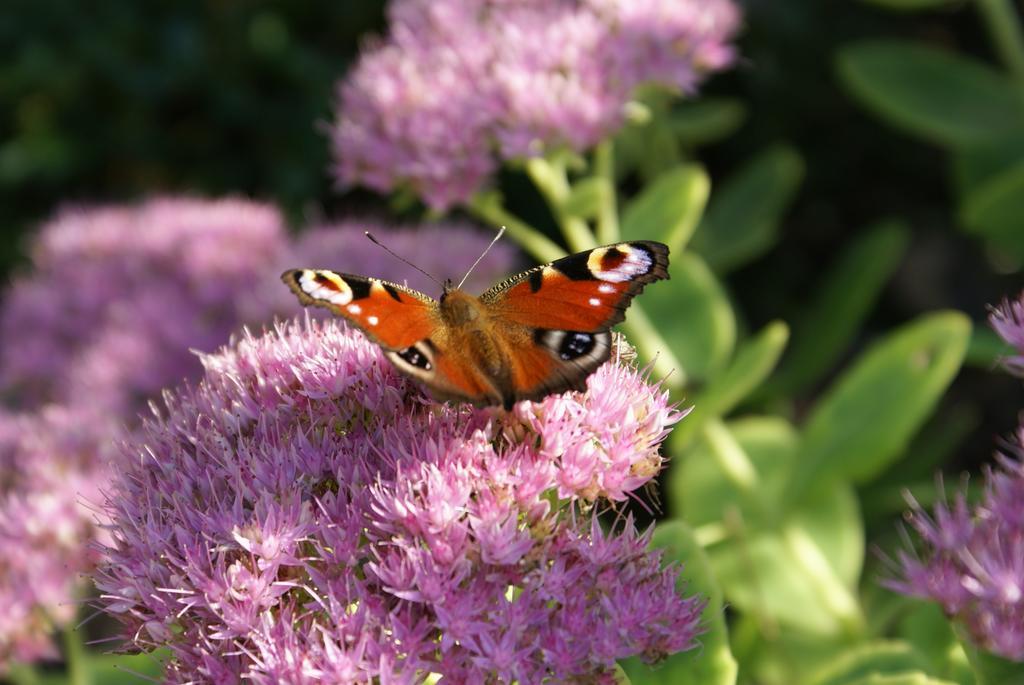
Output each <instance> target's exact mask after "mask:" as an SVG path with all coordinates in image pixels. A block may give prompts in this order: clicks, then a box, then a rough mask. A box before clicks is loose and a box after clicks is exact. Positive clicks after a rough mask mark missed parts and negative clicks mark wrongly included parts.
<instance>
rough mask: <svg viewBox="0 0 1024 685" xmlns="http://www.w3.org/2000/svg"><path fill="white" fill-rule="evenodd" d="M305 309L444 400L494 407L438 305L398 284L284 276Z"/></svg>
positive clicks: (331, 275) (324, 274)
mask: <svg viewBox="0 0 1024 685" xmlns="http://www.w3.org/2000/svg"><path fill="white" fill-rule="evenodd" d="M281 280H283V281H284V282H285V283H286V284H287V285H288V287H289V288H291V289H292V291H293V292H294V293H295V294H296V295H298V297H299V301H301V302H302V304H304V305H313V306H318V307H324V308H326V309H329V310H330V311H332V312H334V313H335V314H337V315H339V316H342V317H344V318H345V319H346V320H348V321H349V323H351V324H353V325H354V326H356V327H357V328H359V329H360V330H361V331H362V332H363V333H364V334H366V336H367V337H368V338H369V339H370V340H372V341H373V342H375V343H377V344H378V345H380V346H381V347H382V348H384V354H385V356H386V357H387V358H388V359H389V360H390V361H391V363H392V364H394V365H395V368H397V369H398V370H399V371H402V372H404V373H406V374H408V375H409V376H412V377H413V378H416V379H417V380H420V381H422V382H423V383H425V384H426V385H427V387H429V388H430V389H431V391H432V392H433V394H434V395H435V396H437V397H438V398H440V399H455V400H460V401H470V402H489V401H493V398H492V397H491V395H493V392H494V391H493V389H492V388H491V386H490V385H489V384H488V382H487V380H486V378H484V377H483V376H482V375H481V374H480V373H478V372H476V371H475V370H474V369H473V368H472V367H471V366H467V365H466V364H464V363H460V360H461V359H462V357H460V355H459V354H457V353H455V351H454V349H455V348H454V346H453V341H452V338H451V335H450V334H449V331H448V329H447V328H446V327H444V326H443V323H442V321H441V318H440V316H439V314H438V303H437V301H435V300H433V299H432V298H430V297H427V296H426V295H424V294H423V293H420V292H417V291H415V290H410V289H409V288H406V287H404V286H401V285H398V284H396V283H389V282H387V281H381V280H379V279H375V278H365V277H363V276H354V275H352V274H341V273H336V272H334V271H327V270H324V269H293V270H291V271H286V272H284V273H283V274H282V275H281Z"/></svg>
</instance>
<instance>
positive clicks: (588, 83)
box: [334, 0, 739, 209]
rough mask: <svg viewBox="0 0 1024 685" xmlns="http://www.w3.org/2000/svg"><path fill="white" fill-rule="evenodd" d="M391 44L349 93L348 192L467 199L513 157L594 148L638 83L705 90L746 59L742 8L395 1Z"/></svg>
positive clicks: (343, 115)
mask: <svg viewBox="0 0 1024 685" xmlns="http://www.w3.org/2000/svg"><path fill="white" fill-rule="evenodd" d="M389 16H390V35H389V36H388V38H387V40H386V41H384V42H381V43H379V44H377V45H374V46H371V48H370V49H368V50H367V51H366V52H365V53H364V54H363V56H362V58H361V59H360V61H359V63H358V64H357V65H356V67H355V69H354V71H353V72H352V73H351V74H350V75H349V77H348V78H347V79H346V80H345V81H344V82H342V84H341V86H340V105H339V114H338V121H337V124H336V126H335V129H334V152H335V158H336V160H337V167H336V173H337V175H338V177H339V178H340V179H341V180H342V181H343V182H344V183H350V184H354V183H361V184H364V185H366V186H369V187H371V188H374V189H377V190H381V191H390V190H392V189H394V188H395V187H397V186H399V185H402V184H408V185H410V186H411V187H412V188H413V190H414V191H415V192H416V193H417V194H418V195H420V196H421V197H422V198H423V199H424V201H425V202H427V204H429V205H431V206H432V207H435V208H441V209H443V208H446V207H449V206H451V205H452V204H456V203H459V202H464V201H466V200H467V199H468V198H469V197H470V196H471V195H472V194H473V193H474V192H475V191H476V190H478V189H479V188H480V187H481V186H482V185H483V184H484V183H485V182H486V181H487V179H488V177H490V176H491V174H493V173H494V171H495V170H496V169H497V166H498V164H499V163H500V160H501V159H515V158H521V157H528V156H536V155H540V154H543V153H544V152H545V151H547V150H550V149H557V148H560V147H567V148H570V149H572V150H576V151H582V150H585V149H587V148H589V147H591V146H593V145H595V144H596V143H597V142H599V141H600V140H602V139H604V138H606V137H608V136H610V135H612V134H613V133H614V132H615V131H616V130H617V129H618V128H619V126H621V124H622V122H623V120H624V116H625V111H626V105H627V104H628V102H629V100H630V97H631V95H632V93H633V91H634V90H635V89H636V87H637V86H638V85H640V84H642V83H647V82H654V83H658V84H660V85H663V86H668V87H672V88H676V89H680V90H682V91H684V92H692V91H693V90H694V89H695V88H696V85H697V84H698V82H699V81H700V80H701V79H702V78H703V77H704V76H705V75H706V74H708V73H709V72H711V71H714V70H718V69H722V68H724V67H725V66H727V65H728V64H730V63H731V62H732V60H733V49H732V48H731V46H730V45H729V43H728V41H729V40H730V39H731V38H732V36H733V34H734V33H735V32H736V29H737V26H738V23H739V12H738V10H737V8H736V6H735V5H734V4H733V3H732V1H731V0H393V2H392V3H391V5H390V15H389Z"/></svg>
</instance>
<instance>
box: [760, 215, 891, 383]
mask: <svg viewBox="0 0 1024 685" xmlns="http://www.w3.org/2000/svg"><path fill="white" fill-rule="evenodd" d="M907 240H908V229H907V227H906V226H905V225H904V224H903V223H901V222H897V221H885V222H882V223H880V224H877V225H875V226H874V227H872V228H870V229H868V231H867V233H865V234H864V235H862V236H859V237H858V238H857V240H855V241H854V242H852V243H850V244H849V245H848V246H847V247H845V248H844V250H843V252H842V253H841V254H840V256H839V257H838V259H837V260H836V262H835V263H834V264H832V265H831V267H830V269H829V272H828V274H826V276H825V278H824V280H823V282H822V283H820V284H819V285H818V286H817V287H814V288H812V289H811V290H812V292H813V293H814V294H813V301H812V302H811V305H810V307H809V308H808V310H807V312H806V313H805V314H804V315H803V316H802V317H801V318H800V320H799V322H798V323H797V324H796V326H795V328H796V335H795V336H794V338H793V345H792V346H791V347H790V349H789V352H788V353H787V354H786V356H785V358H784V359H783V363H782V368H781V369H779V373H777V374H776V375H775V376H774V378H772V380H771V381H769V383H768V385H767V387H766V388H765V393H764V394H766V395H771V396H775V397H778V396H789V395H792V394H794V393H795V392H797V391H798V390H800V389H802V388H804V387H806V386H807V385H808V384H809V383H812V382H813V381H814V380H816V379H817V378H819V377H820V376H821V375H822V374H824V373H825V372H827V371H828V370H829V368H830V367H831V366H832V364H833V363H835V361H836V360H837V359H838V358H839V356H840V355H841V354H842V353H843V352H844V351H845V350H846V349H847V348H848V347H849V345H850V342H851V340H853V339H854V338H855V337H856V333H857V331H858V330H859V329H860V326H861V323H862V322H863V321H864V319H865V317H867V315H868V313H869V312H870V311H871V309H872V307H873V305H874V303H875V301H876V300H877V299H878V296H879V293H881V291H882V288H883V287H884V286H885V284H886V283H887V282H888V280H889V278H890V277H891V276H892V273H893V272H894V271H895V269H896V267H897V266H898V265H899V263H900V261H901V259H902V257H903V253H904V251H905V250H906V246H907Z"/></svg>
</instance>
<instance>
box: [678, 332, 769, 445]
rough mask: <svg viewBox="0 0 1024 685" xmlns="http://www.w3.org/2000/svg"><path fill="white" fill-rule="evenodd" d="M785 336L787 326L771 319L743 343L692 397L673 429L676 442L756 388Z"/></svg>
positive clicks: (765, 374) (682, 439) (764, 376)
mask: <svg viewBox="0 0 1024 685" xmlns="http://www.w3.org/2000/svg"><path fill="white" fill-rule="evenodd" d="M788 340H789V327H788V326H786V324H784V323H783V322H781V321H773V322H772V323H770V324H768V325H767V326H765V327H764V329H762V330H761V332H760V333H758V334H757V335H756V336H754V337H753V338H752V339H751V340H749V341H748V342H746V343H744V344H743V346H742V347H740V349H739V351H738V352H737V353H736V357H735V359H733V361H732V363H731V364H730V365H729V367H728V368H727V369H726V370H725V371H723V372H722V373H720V374H718V375H716V376H714V377H713V378H712V379H711V381H710V382H709V383H708V385H707V387H705V388H704V390H703V391H702V392H701V393H700V394H699V395H698V396H697V397H696V399H694V400H693V411H691V412H690V414H689V416H687V417H686V419H685V420H684V421H683V422H682V423H680V424H679V425H678V426H676V429H675V431H674V435H673V437H674V438H675V441H676V444H677V445H685V444H686V442H687V440H689V439H690V437H692V436H693V435H695V434H696V432H697V431H699V430H700V428H701V426H703V424H704V422H705V421H707V420H708V419H711V418H715V417H719V416H723V415H725V414H726V413H728V412H729V411H730V410H732V409H733V408H734V407H735V406H736V405H737V404H739V403H740V402H742V401H743V400H744V399H745V398H746V397H747V396H748V395H749V394H750V393H751V392H752V391H753V390H755V389H756V388H757V387H758V386H759V385H760V384H761V382H762V381H764V379H765V378H767V377H768V374H770V373H771V372H772V370H773V369H774V368H775V364H776V363H777V362H778V361H779V356H780V355H781V354H782V350H783V349H784V348H785V347H786V342H787V341H788Z"/></svg>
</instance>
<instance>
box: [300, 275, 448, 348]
mask: <svg viewBox="0 0 1024 685" xmlns="http://www.w3.org/2000/svg"><path fill="white" fill-rule="evenodd" d="M281 280H282V281H284V282H285V284H287V285H288V287H289V288H291V289H292V292H294V293H295V294H296V295H298V297H299V301H300V302H302V304H304V305H307V306H309V305H313V306H317V307H324V308H325V309H329V310H331V311H332V312H334V313H335V314H337V315H338V316H342V317H344V318H345V319H346V320H348V321H349V323H351V324H353V325H354V326H356V327H357V328H359V330H361V331H362V332H363V333H365V334H366V337H368V338H369V339H370V340H372V341H373V342H375V343H377V344H378V345H380V346H381V347H383V348H384V349H385V350H389V351H396V352H398V351H402V350H407V349H410V348H412V347H413V346H414V345H415V344H416V343H418V342H420V341H421V340H424V339H427V338H429V337H430V334H431V331H433V330H434V328H435V327H436V326H437V325H438V319H437V302H436V301H434V300H433V299H431V298H429V297H427V296H426V295H424V294H423V293H420V292H416V291H415V290H410V289H409V288H406V287H404V286H401V285H397V284H395V283H388V282H387V281H381V280H379V279H376V278H364V277H363V276H353V275H351V274H340V273H336V272H334V271H327V270H325V269H292V270H290V271H285V272H284V273H283V274H281Z"/></svg>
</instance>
